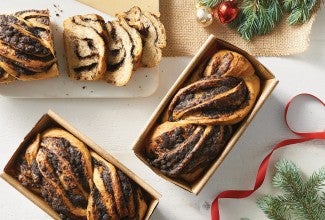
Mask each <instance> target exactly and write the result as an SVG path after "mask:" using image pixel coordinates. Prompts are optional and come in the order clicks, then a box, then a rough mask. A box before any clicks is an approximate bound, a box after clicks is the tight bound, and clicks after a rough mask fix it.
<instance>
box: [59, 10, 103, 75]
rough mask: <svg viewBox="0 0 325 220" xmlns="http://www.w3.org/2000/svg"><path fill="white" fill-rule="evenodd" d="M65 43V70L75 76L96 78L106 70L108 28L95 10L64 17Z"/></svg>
mask: <svg viewBox="0 0 325 220" xmlns="http://www.w3.org/2000/svg"><path fill="white" fill-rule="evenodd" d="M63 27H64V32H63V36H64V46H65V51H66V59H67V63H68V74H69V76H70V77H71V78H72V79H77V80H98V79H101V78H102V77H103V76H104V74H105V72H106V57H107V52H106V49H105V45H106V44H107V31H106V28H105V21H104V19H103V18H102V17H101V16H99V15H96V14H88V15H76V16H73V17H70V18H68V19H66V20H65V21H64V23H63Z"/></svg>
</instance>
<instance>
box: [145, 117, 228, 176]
mask: <svg viewBox="0 0 325 220" xmlns="http://www.w3.org/2000/svg"><path fill="white" fill-rule="evenodd" d="M230 135H231V127H230V126H205V125H196V124H191V123H189V122H188V121H182V120H181V121H177V122H168V121H167V122H165V123H163V124H161V125H159V126H158V127H157V128H155V130H154V131H153V133H152V135H151V138H150V139H149V141H148V144H147V148H146V151H147V152H146V154H147V156H148V158H149V160H150V163H151V165H153V166H154V167H156V168H158V169H159V170H161V172H162V173H164V174H165V175H168V176H170V177H174V178H179V177H183V178H185V179H186V180H194V178H191V177H190V176H191V174H193V173H194V174H195V175H194V176H195V177H197V176H198V175H199V174H200V173H201V171H203V170H204V168H205V167H206V166H207V165H209V164H210V163H211V162H212V161H213V160H214V159H215V158H216V157H217V156H218V155H219V153H220V152H221V151H222V149H223V147H224V146H225V144H226V143H227V141H228V139H229V138H230ZM197 170H200V171H199V172H196V171H197Z"/></svg>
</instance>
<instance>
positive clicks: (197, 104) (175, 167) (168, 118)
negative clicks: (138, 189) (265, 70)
mask: <svg viewBox="0 0 325 220" xmlns="http://www.w3.org/2000/svg"><path fill="white" fill-rule="evenodd" d="M259 90H260V80H259V78H258V77H257V76H256V75H255V70H254V68H253V66H252V65H251V63H250V62H249V61H248V60H247V59H246V58H245V57H244V56H242V55H240V54H238V53H236V52H233V51H229V50H221V51H219V52H217V53H216V54H214V55H213V56H212V58H211V59H210V60H209V62H206V63H202V64H200V65H199V67H198V68H197V69H196V70H194V73H193V74H192V76H191V77H190V78H189V80H187V81H186V82H185V87H183V88H181V89H180V90H179V91H178V92H177V93H176V94H175V95H174V97H173V98H172V100H171V102H170V104H169V106H168V107H167V109H166V111H165V112H164V113H163V115H162V123H161V124H160V125H158V126H157V127H156V128H154V130H153V131H152V133H151V135H150V136H149V138H148V143H147V145H146V155H147V157H148V160H149V162H150V164H151V165H152V166H154V167H156V168H158V169H159V170H160V171H161V172H162V173H163V174H165V175H167V176H169V177H172V178H182V179H184V180H185V181H187V182H193V181H195V180H197V179H198V178H199V177H200V176H201V175H202V174H203V172H204V171H205V169H206V168H207V167H208V166H209V165H210V164H211V163H212V162H213V161H214V160H215V159H216V158H217V157H218V155H219V154H220V152H221V151H222V150H223V148H224V147H225V145H226V144H227V142H228V140H229V139H230V137H231V133H232V128H231V126H232V125H233V124H236V123H238V122H240V121H242V120H243V118H244V117H246V115H247V114H248V113H249V112H250V111H251V109H252V108H253V106H254V104H255V101H256V98H257V96H258V94H259Z"/></svg>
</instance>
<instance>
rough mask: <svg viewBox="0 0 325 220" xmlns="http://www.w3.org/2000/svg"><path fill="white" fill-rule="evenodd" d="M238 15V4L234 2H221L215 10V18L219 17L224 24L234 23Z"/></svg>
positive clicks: (232, 0)
mask: <svg viewBox="0 0 325 220" xmlns="http://www.w3.org/2000/svg"><path fill="white" fill-rule="evenodd" d="M237 15H238V7H237V2H236V1H234V0H230V1H225V2H221V3H220V4H219V5H217V7H216V8H214V9H213V16H214V17H215V18H216V17H217V16H218V17H219V20H220V22H221V23H222V24H225V23H229V22H231V21H233V20H234V19H235V18H236V17H237Z"/></svg>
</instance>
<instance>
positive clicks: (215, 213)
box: [211, 93, 325, 220]
mask: <svg viewBox="0 0 325 220" xmlns="http://www.w3.org/2000/svg"><path fill="white" fill-rule="evenodd" d="M298 96H309V97H311V98H313V99H316V100H317V101H318V102H320V103H321V104H322V105H323V106H324V107H325V103H324V102H323V101H322V100H320V99H319V98H317V97H316V96H314V95H311V94H308V93H301V94H299V95H296V96H294V97H293V98H292V99H291V100H290V101H289V102H288V103H287V105H286V107H285V111H284V119H285V123H286V125H287V126H288V128H289V129H290V131H292V132H293V133H294V134H296V135H298V136H300V138H297V139H288V140H284V141H281V142H280V143H278V144H277V145H275V147H274V148H273V150H272V151H271V152H270V153H269V154H268V155H267V156H266V157H265V158H264V160H263V161H262V163H261V165H260V167H259V169H258V172H257V175H256V181H255V185H254V189H252V190H227V191H223V192H221V193H219V195H218V196H217V197H216V198H215V199H214V201H213V202H212V206H211V219H212V220H220V215H219V199H223V198H234V199H239V198H246V197H248V196H250V195H251V194H252V193H253V192H255V191H256V190H257V189H258V188H260V186H261V185H262V183H263V181H264V179H265V175H266V171H267V167H268V165H269V160H270V158H271V156H272V154H273V152H274V151H276V150H277V149H279V148H282V147H286V146H288V145H292V144H297V143H301V142H305V141H309V140H312V139H325V130H324V131H322V132H306V133H304V132H297V131H295V130H293V129H292V128H291V127H290V125H289V124H288V121H287V114H288V110H289V107H290V105H291V103H292V102H293V100H294V99H296V98H297V97H298Z"/></svg>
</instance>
